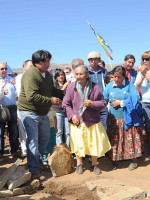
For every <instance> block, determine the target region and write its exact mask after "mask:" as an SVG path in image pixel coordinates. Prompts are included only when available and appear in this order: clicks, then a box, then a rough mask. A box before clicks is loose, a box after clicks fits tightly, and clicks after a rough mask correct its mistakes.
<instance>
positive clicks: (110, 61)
mask: <svg viewBox="0 0 150 200" xmlns="http://www.w3.org/2000/svg"><path fill="white" fill-rule="evenodd" d="M108 60H109V64H110V66H111V68H113V66H112V63H111V60H110V58H109V57H108Z"/></svg>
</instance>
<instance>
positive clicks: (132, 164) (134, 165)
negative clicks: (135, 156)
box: [128, 162, 138, 170]
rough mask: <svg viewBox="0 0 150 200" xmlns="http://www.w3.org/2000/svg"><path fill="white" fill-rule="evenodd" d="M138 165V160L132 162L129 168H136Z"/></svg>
mask: <svg viewBox="0 0 150 200" xmlns="http://www.w3.org/2000/svg"><path fill="white" fill-rule="evenodd" d="M137 167H138V164H137V162H131V164H130V165H129V167H128V169H129V170H134V169H136V168H137Z"/></svg>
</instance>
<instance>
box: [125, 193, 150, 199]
mask: <svg viewBox="0 0 150 200" xmlns="http://www.w3.org/2000/svg"><path fill="white" fill-rule="evenodd" d="M146 197H147V194H146V192H142V193H139V194H136V195H134V196H132V197H127V198H124V199H122V200H133V199H145V198H146Z"/></svg>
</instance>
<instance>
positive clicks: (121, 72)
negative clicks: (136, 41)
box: [113, 65, 126, 78]
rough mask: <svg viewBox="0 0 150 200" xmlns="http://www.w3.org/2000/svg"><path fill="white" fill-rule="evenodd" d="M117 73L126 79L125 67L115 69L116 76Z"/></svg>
mask: <svg viewBox="0 0 150 200" xmlns="http://www.w3.org/2000/svg"><path fill="white" fill-rule="evenodd" d="M115 72H119V73H120V74H121V75H122V76H123V77H125V78H126V70H125V68H124V67H122V66H120V65H118V66H116V67H115V68H114V69H113V74H114V73H115Z"/></svg>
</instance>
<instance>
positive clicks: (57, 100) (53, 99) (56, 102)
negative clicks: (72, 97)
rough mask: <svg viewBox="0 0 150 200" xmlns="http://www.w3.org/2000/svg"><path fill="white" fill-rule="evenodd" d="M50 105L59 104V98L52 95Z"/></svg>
mask: <svg viewBox="0 0 150 200" xmlns="http://www.w3.org/2000/svg"><path fill="white" fill-rule="evenodd" d="M52 105H55V106H60V105H61V100H60V99H59V98H57V97H52Z"/></svg>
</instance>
